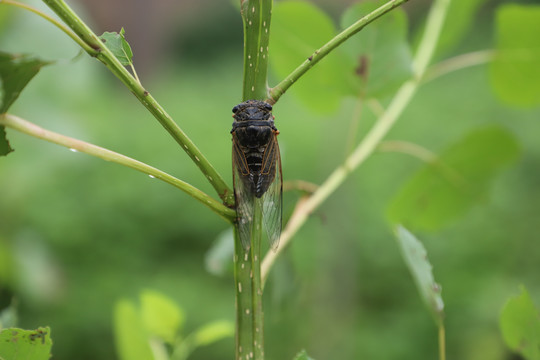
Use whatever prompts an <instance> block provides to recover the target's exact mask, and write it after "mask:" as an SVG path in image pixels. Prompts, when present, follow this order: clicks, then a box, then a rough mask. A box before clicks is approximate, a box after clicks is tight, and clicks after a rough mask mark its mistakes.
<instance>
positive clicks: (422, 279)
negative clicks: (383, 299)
mask: <svg viewBox="0 0 540 360" xmlns="http://www.w3.org/2000/svg"><path fill="white" fill-rule="evenodd" d="M395 232H396V235H397V240H398V244H399V248H400V250H401V254H402V255H403V259H404V260H405V263H406V264H407V267H408V268H409V271H410V272H411V275H412V277H413V279H414V282H415V283H416V287H417V288H418V292H419V293H420V296H421V297H422V300H423V301H424V302H425V304H426V305H427V307H428V309H429V311H430V312H431V313H432V315H433V317H434V319H435V322H436V324H437V325H438V326H442V323H443V319H444V312H443V310H444V303H443V299H442V297H441V287H440V285H439V284H437V283H436V282H435V279H434V278H433V272H432V266H431V264H430V263H429V260H428V258H427V251H426V249H425V248H424V245H422V243H421V242H420V241H419V240H418V239H417V238H416V237H415V236H414V235H413V234H411V233H410V232H409V231H407V229H405V228H404V227H403V226H401V225H400V226H398V227H397V228H396V229H395Z"/></svg>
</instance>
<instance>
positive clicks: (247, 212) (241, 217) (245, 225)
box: [232, 133, 254, 251]
mask: <svg viewBox="0 0 540 360" xmlns="http://www.w3.org/2000/svg"><path fill="white" fill-rule="evenodd" d="M232 164H233V186H234V197H235V200H236V221H237V226H238V235H239V236H240V241H241V243H242V246H243V248H244V250H246V251H247V250H249V248H250V246H251V228H252V224H253V207H254V195H253V194H252V193H251V191H250V190H249V188H248V185H247V184H248V179H249V168H248V166H247V161H246V158H245V156H244V153H243V152H242V150H241V149H240V147H239V145H238V141H237V139H236V136H235V134H234V133H233V150H232Z"/></svg>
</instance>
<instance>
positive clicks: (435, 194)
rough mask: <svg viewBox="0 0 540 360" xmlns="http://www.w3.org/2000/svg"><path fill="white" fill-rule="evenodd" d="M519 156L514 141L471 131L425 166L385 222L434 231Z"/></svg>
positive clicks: (500, 133) (498, 131)
mask: <svg viewBox="0 0 540 360" xmlns="http://www.w3.org/2000/svg"><path fill="white" fill-rule="evenodd" d="M518 154H519V147H518V144H517V142H516V140H515V138H514V136H513V135H512V134H511V133H510V132H508V131H507V130H505V129H503V128H500V127H496V126H490V127H485V128H480V129H477V130H475V131H473V132H471V133H470V134H468V135H467V136H465V137H464V138H463V139H462V140H461V141H459V142H457V143H455V144H454V145H452V146H450V147H449V148H448V149H446V150H445V151H443V152H442V153H441V155H440V157H439V158H438V159H436V160H435V161H433V162H431V163H427V164H425V165H424V166H423V167H422V168H420V170H419V171H417V172H416V174H414V175H413V176H412V178H411V179H410V180H409V181H407V182H406V183H405V185H403V187H402V188H401V190H400V191H399V192H398V194H397V195H396V196H395V198H394V199H393V201H392V202H391V204H390V206H389V208H388V218H389V220H390V222H391V223H394V224H404V225H405V226H407V227H408V228H413V229H423V230H435V229H438V228H440V227H442V226H443V225H445V224H447V223H448V222H450V221H451V220H453V219H455V218H456V217H458V216H459V215H462V214H464V213H465V212H466V211H467V210H469V209H470V208H471V207H472V206H473V205H474V204H475V203H477V202H478V201H479V200H481V199H484V198H485V197H486V195H487V193H488V191H489V183H490V181H491V180H492V179H493V178H494V177H495V175H496V174H497V173H498V172H500V171H501V169H502V168H503V167H504V166H506V165H508V164H509V163H511V162H513V161H514V160H515V159H516V158H517V156H518Z"/></svg>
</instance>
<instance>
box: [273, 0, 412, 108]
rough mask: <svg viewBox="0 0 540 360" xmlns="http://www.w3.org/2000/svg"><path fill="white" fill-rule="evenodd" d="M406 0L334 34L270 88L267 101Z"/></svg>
mask: <svg viewBox="0 0 540 360" xmlns="http://www.w3.org/2000/svg"><path fill="white" fill-rule="evenodd" d="M407 1H408V0H390V1H388V2H387V3H386V4H384V5H382V6H381V7H379V8H377V9H375V10H374V11H372V12H371V13H369V14H368V15H366V16H364V17H363V18H361V19H360V20H358V21H357V22H355V23H354V24H352V25H351V26H349V27H348V28H347V29H345V30H343V31H342V32H341V33H339V34H338V35H336V36H335V37H334V38H333V39H332V40H330V41H329V42H327V43H326V44H324V45H323V46H322V47H321V48H320V49H319V50H316V51H315V52H314V53H313V54H312V55H311V56H310V57H309V58H307V59H306V60H305V61H304V62H303V63H302V64H300V66H298V67H297V68H296V69H295V70H294V71H293V72H292V73H290V74H289V75H288V76H287V77H286V78H285V79H283V80H282V81H281V82H280V83H279V84H277V85H276V86H274V87H273V88H272V89H270V94H269V97H268V99H267V102H269V103H270V104H275V103H276V102H277V101H278V100H279V98H280V97H281V95H283V94H284V93H285V91H287V90H288V89H289V87H291V85H292V84H294V83H295V82H296V81H297V80H298V79H299V78H300V77H301V76H302V75H304V74H305V73H306V72H307V71H308V70H309V69H311V68H312V67H313V66H314V65H315V64H316V63H318V62H319V61H320V60H321V59H323V58H324V57H325V56H326V55H328V54H329V53H330V52H331V51H332V50H334V49H335V48H336V47H338V46H339V45H341V44H343V42H345V40H347V39H348V38H350V37H351V36H353V35H354V34H356V33H357V32H359V31H360V30H362V29H363V28H364V27H366V25H368V24H369V23H371V22H373V21H374V20H376V19H378V18H379V17H381V16H382V15H384V14H386V13H387V12H389V11H391V10H393V9H395V8H396V7H398V6H400V5H401V4H403V3H405V2H407Z"/></svg>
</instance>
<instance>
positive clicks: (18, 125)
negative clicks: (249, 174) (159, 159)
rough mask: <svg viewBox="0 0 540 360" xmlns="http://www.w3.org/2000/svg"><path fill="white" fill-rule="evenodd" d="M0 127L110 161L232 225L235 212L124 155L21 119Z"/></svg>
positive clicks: (0, 120) (7, 119)
mask: <svg viewBox="0 0 540 360" xmlns="http://www.w3.org/2000/svg"><path fill="white" fill-rule="evenodd" d="M0 125H3V126H6V127H9V128H11V129H14V130H17V131H20V132H22V133H24V134H27V135H30V136H33V137H35V138H38V139H42V140H45V141H49V142H52V143H55V144H57V145H61V146H65V147H67V148H69V149H72V150H75V151H78V152H82V153H85V154H88V155H92V156H96V157H99V158H101V159H103V160H106V161H110V162H113V163H116V164H120V165H123V166H127V167H129V168H132V169H135V170H137V171H140V172H142V173H144V174H146V175H148V176H150V177H152V178H156V179H159V180H162V181H164V182H166V183H168V184H170V185H173V186H174V187H176V188H178V189H180V190H182V191H183V192H185V193H186V194H188V195H189V196H191V197H193V198H194V199H196V200H198V201H199V202H201V203H202V204H204V205H205V206H207V207H208V208H210V209H211V210H212V211H214V212H215V213H216V214H218V215H219V216H221V217H222V218H224V219H225V220H227V221H228V222H232V221H233V220H234V219H235V217H236V212H235V211H234V210H232V209H229V208H228V207H226V206H224V205H223V204H221V203H220V202H219V201H216V200H215V199H214V198H212V197H210V196H208V195H207V194H205V193H204V192H202V191H200V190H199V189H197V188H196V187H194V186H193V185H190V184H188V183H186V182H184V181H182V180H179V179H177V178H175V177H174V176H172V175H169V174H167V173H165V172H163V171H161V170H159V169H156V168H155V167H152V166H150V165H147V164H145V163H143V162H140V161H138V160H135V159H132V158H130V157H127V156H125V155H122V154H119V153H116V152H114V151H111V150H108V149H105V148H102V147H99V146H97V145H93V144H90V143H87V142H84V141H81V140H78V139H74V138H71V137H68V136H64V135H61V134H58V133H55V132H52V131H49V130H46V129H43V128H41V127H39V126H37V125H35V124H33V123H31V122H29V121H26V120H24V119H21V118H20V117H17V116H15V115H11V114H3V115H1V116H0Z"/></svg>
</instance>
